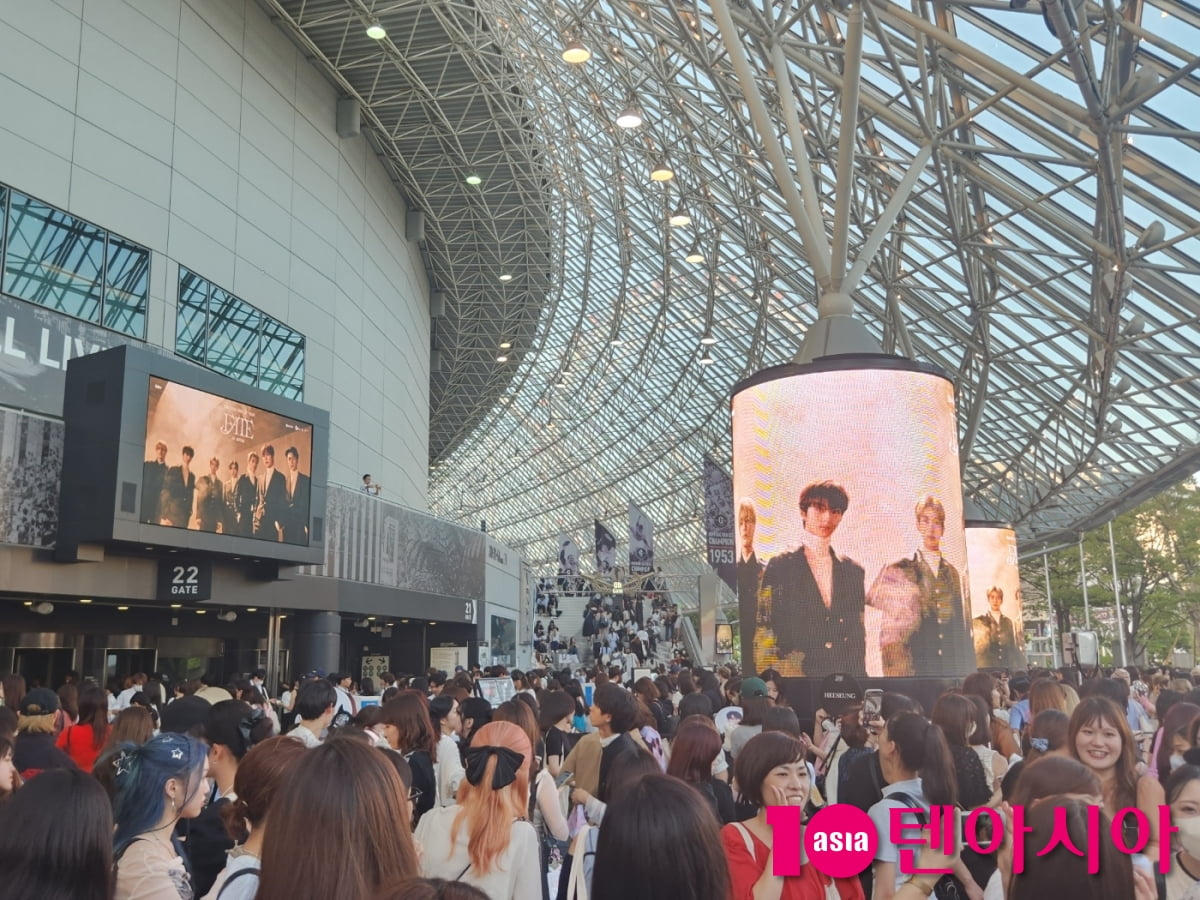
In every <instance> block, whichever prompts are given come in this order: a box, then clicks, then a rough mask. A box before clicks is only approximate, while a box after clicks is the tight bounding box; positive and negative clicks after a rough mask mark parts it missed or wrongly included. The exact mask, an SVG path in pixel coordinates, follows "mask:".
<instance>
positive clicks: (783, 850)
mask: <svg viewBox="0 0 1200 900" xmlns="http://www.w3.org/2000/svg"><path fill="white" fill-rule="evenodd" d="M801 812H802V810H801V809H800V807H798V806H772V807H769V808H768V809H767V822H768V824H770V826H771V828H772V830H773V831H774V841H773V844H774V855H773V857H772V860H773V866H772V874H773V875H777V876H785V877H786V876H789V875H799V874H800V866H801V864H802V860H801V855H800V843H801V841H802V840H803V842H804V855H805V856H806V857H807V859H808V862H810V863H811V864H812V866H813V868H815V869H816V870H817V871H818V872H820V873H821V874H823V875H828V876H829V877H830V878H849V877H851V876H853V875H857V874H858V873H859V872H862V871H863V870H864V869H867V868H868V867H870V865H871V860H873V859H874V858H875V849H876V846H877V845H878V838H877V836H876V834H875V826H874V824H873V823H872V822H871V817H870V816H868V815H867V814H866V813H865V812H863V811H862V810H861V809H859V808H858V807H855V806H850V805H848V804H845V803H839V804H837V805H835V806H827V807H825V808H824V809H822V810H821V811H820V812H818V813H817V814H816V815H814V816H813V817H812V818H811V819H809V821H808V823H807V824H806V825H805V826H804V827H803V834H802V833H801V826H800V815H801Z"/></svg>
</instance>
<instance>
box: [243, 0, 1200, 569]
mask: <svg viewBox="0 0 1200 900" xmlns="http://www.w3.org/2000/svg"><path fill="white" fill-rule="evenodd" d="M259 3H260V5H261V6H262V7H263V8H264V9H265V10H266V11H267V12H268V14H270V15H271V16H273V17H274V18H275V19H276V21H277V22H278V24H279V26H280V27H281V28H283V29H284V30H285V32H286V33H288V34H289V35H290V36H291V38H292V39H293V41H294V42H296V43H297V44H298V45H299V46H300V47H302V48H303V49H304V51H305V52H306V53H307V54H308V55H309V56H310V58H311V59H312V60H313V61H314V63H315V64H317V65H319V66H321V67H322V68H323V70H324V71H325V72H326V74H327V75H328V77H329V79H330V80H331V81H332V82H333V83H334V84H335V85H336V86H337V88H338V90H339V91H340V92H342V93H343V94H344V95H345V96H347V97H353V98H357V99H358V101H359V102H360V103H361V108H362V111H363V117H364V127H365V130H366V131H367V132H368V135H369V137H370V139H371V140H372V141H373V142H374V145H375V147H376V148H377V150H378V152H379V155H380V157H381V158H382V159H383V160H384V162H385V164H386V165H387V166H388V168H389V170H390V172H391V173H392V174H393V176H394V180H395V183H396V186H397V188H398V190H400V191H401V192H402V194H403V195H404V197H405V199H406V202H407V203H408V204H409V205H410V207H411V208H413V209H414V210H419V211H421V212H422V213H424V240H423V243H422V249H423V251H424V254H425V259H426V264H427V267H428V271H429V276H430V281H431V284H432V286H433V290H434V291H435V292H436V293H437V294H438V295H439V296H438V297H437V298H436V299H435V302H434V304H433V312H434V314H435V320H434V345H435V349H436V351H437V352H436V353H435V361H436V362H435V367H434V371H433V373H432V375H431V380H430V394H431V403H432V406H431V412H430V418H431V422H430V424H431V446H430V465H431V484H430V497H431V504H432V506H433V509H434V511H435V512H437V513H438V514H440V515H443V516H446V517H449V518H454V519H460V520H462V521H464V522H468V523H471V524H472V525H473V524H475V523H477V522H478V521H479V520H480V519H484V520H486V522H487V523H488V525H489V527H490V529H491V530H492V531H493V532H494V533H495V534H497V535H498V536H499V537H500V538H501V539H503V540H505V541H507V542H508V543H510V544H512V545H514V546H517V547H521V548H523V549H524V550H525V552H526V554H527V556H529V557H530V559H531V560H532V561H534V562H535V563H538V562H548V561H549V560H551V559H552V558H553V556H554V553H555V547H554V537H555V535H556V534H557V533H558V532H559V531H560V530H565V531H567V532H569V533H572V534H574V535H575V536H576V537H579V536H580V535H590V529H591V523H592V519H593V517H598V518H600V519H601V520H607V521H610V522H612V523H613V524H614V525H616V527H615V529H614V530H616V531H618V532H619V531H620V525H619V523H620V522H621V521H623V519H624V511H625V505H626V503H627V501H629V500H634V501H635V502H637V503H638V504H639V505H640V506H641V507H642V508H643V509H645V510H646V511H647V514H648V515H649V516H650V517H651V518H652V519H653V520H654V521H655V523H656V535H657V549H656V556H657V557H658V559H659V560H669V561H670V562H669V563H667V564H666V565H667V568H668V570H670V571H676V572H681V571H699V569H700V567H701V566H702V564H703V534H702V529H701V521H700V516H699V512H700V506H701V504H702V486H701V455H702V454H703V453H705V452H709V453H711V454H713V455H714V456H715V457H716V458H717V459H719V460H720V459H724V460H725V461H726V462H728V460H729V454H730V446H729V437H728V435H729V420H728V417H729V412H728V392H729V388H730V386H731V385H732V384H733V383H734V382H735V381H737V380H738V379H739V378H742V377H744V376H746V375H748V374H750V373H752V372H754V371H756V370H758V369H760V368H762V367H764V366H768V365H773V364H777V363H781V362H785V361H788V360H790V359H792V358H793V357H794V356H795V354H796V352H797V349H798V347H799V345H800V342H801V341H802V339H803V337H804V335H805V333H806V331H807V330H808V329H809V328H810V326H811V325H812V323H813V322H814V320H815V319H816V317H817V313H818V306H819V305H823V304H824V305H823V306H822V308H823V309H828V308H829V306H828V304H836V303H837V302H839V297H841V296H845V295H849V296H851V297H852V298H853V305H854V310H855V313H856V315H857V316H858V317H859V318H860V319H861V320H862V321H863V322H864V323H865V324H866V326H867V328H868V330H869V331H870V332H871V333H872V334H873V335H874V337H875V338H877V339H878V340H879V342H880V343H881V345H882V347H883V348H884V349H885V350H886V351H888V352H894V353H898V354H901V355H904V356H909V357H912V358H915V359H920V360H924V361H928V362H933V363H936V364H938V365H940V366H941V367H942V368H943V369H945V370H946V371H947V372H948V373H950V374H951V375H952V377H953V378H954V380H955V382H956V385H957V389H958V396H959V413H960V418H961V429H960V435H961V447H962V461H963V477H964V484H965V485H966V487H967V493H968V495H969V496H970V497H971V498H972V499H973V500H974V501H975V503H976V504H977V505H978V506H979V507H981V508H982V510H983V511H984V512H985V513H986V514H988V515H989V516H994V517H995V518H996V519H1000V520H1009V521H1011V522H1013V523H1014V524H1016V525H1017V527H1018V530H1019V532H1020V534H1021V536H1022V538H1023V539H1024V540H1026V541H1028V540H1046V541H1059V540H1063V539H1070V537H1071V536H1072V535H1074V534H1076V533H1078V532H1080V531H1083V530H1086V529H1089V528H1091V527H1094V526H1096V525H1098V524H1101V523H1103V522H1104V521H1105V520H1106V519H1107V518H1110V517H1111V516H1113V515H1115V514H1116V513H1118V512H1119V511H1121V510H1123V509H1126V508H1128V507H1130V506H1132V505H1134V504H1136V503H1137V502H1139V501H1140V500H1142V499H1144V498H1146V497H1148V496H1150V495H1151V494H1153V493H1154V492H1157V491H1158V490H1160V489H1161V488H1162V487H1164V486H1166V485H1167V484H1168V483H1170V482H1173V481H1175V480H1178V479H1179V478H1181V477H1183V476H1185V475H1187V474H1189V473H1191V472H1193V471H1194V470H1195V469H1196V468H1197V467H1198V466H1200V435H1198V432H1197V424H1196V423H1197V419H1198V417H1200V384H1198V380H1200V367H1198V365H1197V362H1198V357H1200V328H1198V325H1197V315H1198V312H1200V299H1198V298H1200V183H1198V178H1200V176H1198V175H1197V173H1200V7H1197V6H1195V5H1193V4H1191V3H1188V2H1176V0H1154V2H1149V0H1126V2H1124V3H1120V4H1118V3H1117V2H1116V0H1103V3H1102V4H1101V5H1097V4H1096V3H1094V2H1091V0H1082V2H1074V0H1043V2H1042V4H1041V5H1039V4H1038V2H1037V0H1032V2H1028V3H1027V2H1025V0H1012V2H1011V3H1009V2H996V0H932V2H931V0H906V2H903V3H897V2H891V0H865V2H864V0H852V2H851V0H796V2H793V0H778V2H775V0H761V2H758V0H747V2H739V0H705V2H608V0H568V2H555V0H523V2H516V0H478V2H475V3H468V2H460V0H449V2H446V0H442V2H419V0H410V2H386V0H375V2H372V0H259ZM372 17H374V18H377V19H378V20H379V21H380V22H381V23H382V24H383V25H384V26H385V28H386V30H387V35H388V36H387V37H386V38H385V39H383V40H382V41H375V40H372V39H371V38H369V37H367V36H366V34H365V30H364V29H365V25H366V23H367V22H368V21H369V20H370V19H371V18H372ZM570 40H577V41H579V42H581V43H582V44H583V45H584V46H585V47H587V48H588V49H589V50H590V51H591V54H592V55H591V59H590V60H589V61H587V62H586V63H584V64H581V65H571V64H568V63H566V62H564V60H563V58H562V56H561V54H562V50H563V48H564V46H566V44H567V42H568V41H570ZM629 107H634V108H636V110H637V111H639V112H640V115H641V118H642V119H643V124H641V125H640V126H639V127H636V128H630V129H625V128H622V127H619V126H618V125H617V124H616V123H615V119H616V117H617V115H618V113H620V112H622V111H623V110H625V109H627V108H629ZM660 164H665V165H666V166H667V167H668V168H669V169H670V170H672V171H673V173H674V177H673V178H672V179H670V180H669V181H665V182H652V181H651V180H650V178H649V175H650V172H651V170H652V169H653V168H655V167H656V166H658V165H660ZM468 174H476V175H478V177H479V178H481V179H482V182H481V184H479V185H478V186H471V185H468V184H467V183H466V182H465V177H466V176H467V175H468ZM676 213H681V214H685V215H686V217H689V218H690V222H689V223H688V224H687V225H682V226H678V227H673V226H672V225H670V224H669V222H668V219H669V217H670V216H672V214H676ZM689 257H690V259H692V260H693V261H692V262H689V261H687V259H688V258H689ZM501 275H511V276H512V277H511V280H507V281H501V280H500V276H501ZM841 302H844V301H841ZM710 337H711V339H712V340H714V341H715V343H713V344H712V345H711V346H708V345H707V344H704V343H701V340H702V338H706V339H707V338H710ZM502 343H511V344H512V345H513V346H512V348H511V349H508V350H506V351H500V349H499V348H500V347H501V344H502ZM501 352H503V353H504V355H507V356H508V361H507V362H503V363H501V362H497V361H496V358H497V356H498V355H500V354H501ZM831 427H836V425H835V423H831ZM584 543H587V541H586V539H585V541H584Z"/></svg>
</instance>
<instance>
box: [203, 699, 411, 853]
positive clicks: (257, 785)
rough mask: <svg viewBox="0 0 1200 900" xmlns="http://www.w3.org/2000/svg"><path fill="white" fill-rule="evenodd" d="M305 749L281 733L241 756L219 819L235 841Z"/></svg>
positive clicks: (254, 822)
mask: <svg viewBox="0 0 1200 900" xmlns="http://www.w3.org/2000/svg"><path fill="white" fill-rule="evenodd" d="M226 702H230V703H240V702H241V701H240V700H231V701H226ZM307 753H308V748H307V747H306V746H304V744H303V743H302V742H300V741H298V740H296V739H295V738H290V737H286V736H283V735H281V736H279V737H273V738H268V739H267V740H265V741H263V742H262V743H259V744H255V745H254V746H253V747H252V748H251V749H250V752H249V753H247V754H246V755H245V757H243V759H242V761H241V762H240V763H239V764H238V769H237V775H236V776H234V780H233V792H234V793H235V794H237V800H235V801H233V802H232V803H224V804H221V820H222V821H223V822H224V823H225V830H226V831H228V832H229V836H230V837H231V838H233V839H234V841H236V842H237V843H239V844H240V843H241V842H242V841H244V840H246V838H248V837H249V836H250V829H251V827H253V828H261V827H262V824H263V822H264V821H266V818H267V814H268V813H269V812H270V810H271V804H272V802H273V801H274V799H275V796H276V794H277V793H278V791H279V788H280V786H281V785H282V784H283V783H284V781H285V780H286V778H287V776H288V774H289V773H290V772H291V771H292V769H293V768H295V765H296V763H298V762H299V761H300V760H302V759H304V757H305V754H307ZM392 755H393V756H397V758H400V757H398V755H397V754H392Z"/></svg>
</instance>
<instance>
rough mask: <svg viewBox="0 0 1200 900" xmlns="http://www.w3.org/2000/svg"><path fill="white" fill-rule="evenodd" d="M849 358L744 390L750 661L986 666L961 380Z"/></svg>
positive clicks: (948, 670)
mask: <svg viewBox="0 0 1200 900" xmlns="http://www.w3.org/2000/svg"><path fill="white" fill-rule="evenodd" d="M855 364H856V365H861V366H869V365H871V364H872V360H871V359H870V358H866V359H864V360H861V361H858V360H856V361H855ZM844 365H845V363H841V364H839V367H838V368H836V369H834V368H833V367H831V366H823V365H822V364H821V363H817V364H815V365H809V366H780V367H779V368H778V370H776V371H777V372H778V374H777V375H775V377H772V375H773V374H774V372H771V371H769V372H766V373H760V375H758V376H755V377H754V378H752V379H750V380H748V381H747V382H746V383H745V385H744V386H739V387H738V388H735V391H734V396H733V486H734V497H735V504H736V515H737V535H736V542H737V553H736V556H737V569H738V607H739V617H738V618H739V622H740V626H741V636H742V654H743V665H747V666H749V667H751V668H752V669H753V670H754V671H756V672H761V671H762V670H763V669H766V668H770V667H774V668H775V669H777V670H778V671H779V672H780V674H782V675H784V676H800V675H803V676H806V677H813V676H824V675H828V674H830V673H833V672H850V673H854V674H863V673H866V674H868V675H874V676H911V675H962V674H965V673H967V672H970V671H973V670H974V668H975V656H974V652H973V649H972V644H971V632H970V624H969V620H968V607H967V604H966V600H965V598H966V585H965V584H964V577H963V576H964V573H965V571H966V563H967V559H966V545H965V538H964V535H963V513H962V487H961V481H960V479H959V466H958V439H957V433H956V427H955V411H954V389H953V386H952V385H951V384H950V382H949V381H948V380H947V379H946V378H944V377H942V376H941V375H938V374H934V373H933V372H931V371H930V370H929V368H928V367H918V366H917V365H916V364H912V363H905V362H904V361H900V360H894V359H892V358H887V359H886V361H881V362H880V363H879V365H878V366H877V367H876V368H865V367H860V368H853V369H851V368H842V367H840V366H844Z"/></svg>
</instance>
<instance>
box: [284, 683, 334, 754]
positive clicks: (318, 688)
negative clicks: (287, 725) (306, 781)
mask: <svg viewBox="0 0 1200 900" xmlns="http://www.w3.org/2000/svg"><path fill="white" fill-rule="evenodd" d="M336 701H337V692H336V691H335V690H334V688H333V685H332V684H330V683H329V682H328V681H326V680H325V679H324V678H313V679H310V680H309V681H306V682H304V683H303V684H301V685H300V695H299V696H298V697H297V698H296V712H297V713H298V714H299V716H300V724H299V725H297V726H296V727H295V728H293V729H292V730H291V731H289V732H288V735H287V736H288V737H290V738H295V739H296V740H298V741H302V742H303V743H304V745H305V746H306V747H319V746H321V739H322V735H323V734H324V733H325V729H327V728H328V727H329V723H330V722H332V721H333V713H334V703H335V702H336Z"/></svg>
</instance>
